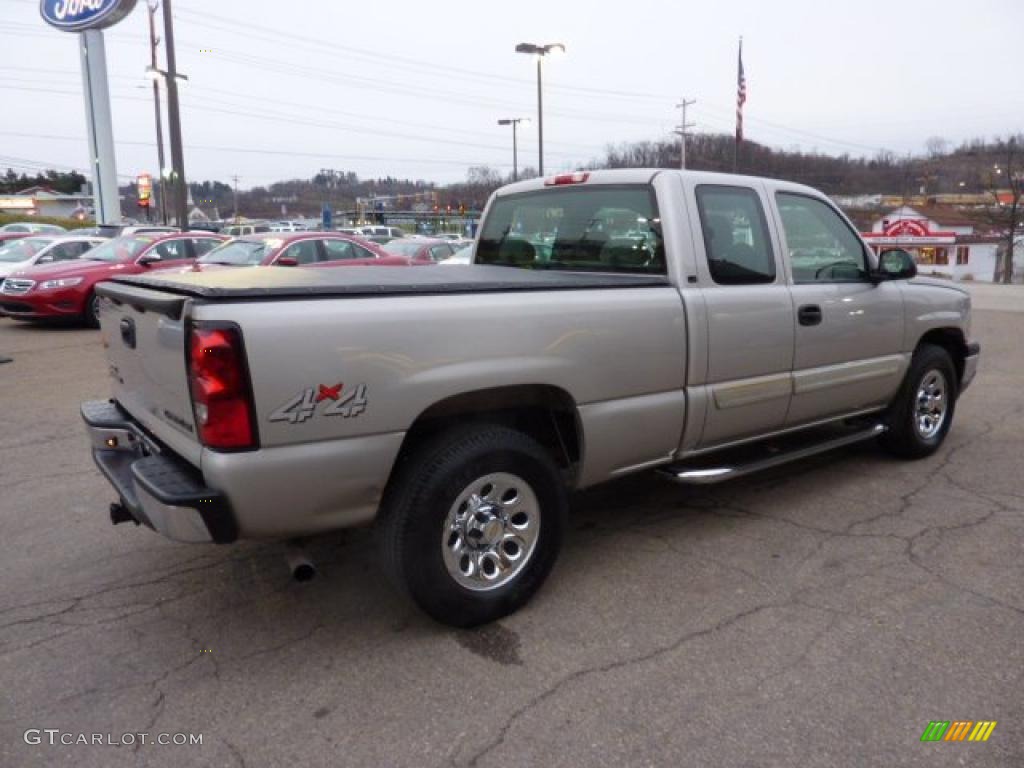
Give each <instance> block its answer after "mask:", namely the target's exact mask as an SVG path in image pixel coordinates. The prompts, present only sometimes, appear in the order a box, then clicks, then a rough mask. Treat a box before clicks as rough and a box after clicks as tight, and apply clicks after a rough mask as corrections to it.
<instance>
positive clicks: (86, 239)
mask: <svg viewBox="0 0 1024 768" xmlns="http://www.w3.org/2000/svg"><path fill="white" fill-rule="evenodd" d="M106 239H107V238H105V237H100V236H98V235H66V236H56V235H45V236H42V237H23V238H21V239H19V240H11V241H10V242H8V243H5V244H4V245H3V246H0V280H2V279H3V278H5V277H7V276H8V275H10V274H13V273H14V272H19V271H21V270H23V269H28V268H29V267H33V266H36V265H37V264H38V265H42V264H54V263H56V262H58V261H69V260H71V259H77V258H79V257H81V256H82V254H84V253H86V252H87V251H91V250H92V249H93V248H95V247H96V246H97V245H99V244H100V243H103V242H105V241H106Z"/></svg>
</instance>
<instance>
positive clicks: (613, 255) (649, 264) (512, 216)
mask: <svg viewBox="0 0 1024 768" xmlns="http://www.w3.org/2000/svg"><path fill="white" fill-rule="evenodd" d="M476 263H478V264H497V265H501V266H508V267H520V268H526V269H553V270H566V271H584V272H631V273H639V274H658V275H663V274H665V272H666V267H665V247H664V243H663V241H662V237H661V219H660V218H659V217H658V206H657V202H656V200H655V197H654V191H653V190H652V189H651V188H650V187H649V186H647V185H629V186H611V185H594V186H590V187H586V186H583V185H580V186H573V187H563V188H554V189H545V190H536V191H533V192H523V193H521V194H518V195H509V196H507V197H499V198H497V199H496V200H495V201H494V203H493V204H492V205H491V209H490V212H489V213H488V214H487V219H486V220H485V221H484V224H483V228H482V230H481V232H480V240H479V243H478V245H477V251H476Z"/></svg>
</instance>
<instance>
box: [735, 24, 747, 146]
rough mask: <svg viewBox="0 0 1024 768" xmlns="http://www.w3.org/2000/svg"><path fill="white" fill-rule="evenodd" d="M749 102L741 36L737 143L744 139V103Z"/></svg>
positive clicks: (737, 88)
mask: <svg viewBox="0 0 1024 768" xmlns="http://www.w3.org/2000/svg"><path fill="white" fill-rule="evenodd" d="M746 103H747V76H746V75H744V74H743V38H742V37H741V38H740V58H739V71H738V73H737V75H736V143H737V144H739V143H740V142H741V141H743V105H744V104H746Z"/></svg>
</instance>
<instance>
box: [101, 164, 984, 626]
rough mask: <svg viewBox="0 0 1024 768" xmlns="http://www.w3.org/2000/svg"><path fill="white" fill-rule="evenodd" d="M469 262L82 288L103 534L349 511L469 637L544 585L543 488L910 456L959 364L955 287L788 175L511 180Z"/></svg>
mask: <svg viewBox="0 0 1024 768" xmlns="http://www.w3.org/2000/svg"><path fill="white" fill-rule="evenodd" d="M473 261H474V263H473V264H471V265H465V266H450V267H447V266H438V267H421V268H409V269H401V270H397V269H394V268H378V267H360V268H358V269H335V270H330V269H322V270H301V269H294V268H292V269H288V268H277V267H270V268H261V269H245V270H223V271H220V272H202V273H199V272H197V273H191V274H178V273H174V274H166V275H165V276H157V275H153V276H134V277H125V278H119V279H116V280H114V281H112V282H108V283H104V284H102V285H101V286H100V288H99V289H98V291H97V293H99V294H100V295H101V296H102V303H101V317H100V322H101V332H102V336H103V344H104V347H105V348H106V353H107V358H108V362H109V367H110V376H111V381H112V387H113V398H112V399H111V400H109V401H102V402H90V403H86V404H84V405H83V406H82V415H83V417H84V419H85V422H86V424H87V426H88V431H89V435H90V436H91V441H92V451H93V456H94V457H95V460H96V463H97V465H98V466H99V468H100V470H101V471H102V472H103V474H104V475H105V476H106V477H107V479H108V480H109V481H110V482H111V483H112V484H113V486H114V488H115V490H116V492H117V495H118V501H117V502H116V503H114V504H112V505H111V519H112V520H113V522H115V523H117V522H126V521H134V522H136V523H141V524H144V525H147V526H149V527H151V528H154V529H155V530H157V531H159V532H160V533H162V534H164V535H165V536H168V537H170V538H172V539H177V540H180V541H190V542H199V541H214V542H220V543H224V542H231V541H234V540H236V539H238V538H243V537H244V538H280V539H284V540H287V541H291V542H295V541H297V540H300V539H301V537H303V536H307V535H310V534H314V533H317V532H321V531H329V530H333V529H338V528H344V527H348V526H357V525H363V524H367V523H371V522H375V524H376V527H377V534H378V536H377V538H378V541H379V545H380V552H381V560H382V562H383V564H384V566H385V569H386V571H387V572H388V574H389V575H390V576H391V577H392V578H393V580H394V581H395V582H396V583H397V584H398V585H399V586H400V587H401V588H402V589H403V590H405V591H406V592H407V593H408V594H409V595H410V596H411V598H412V599H413V600H414V601H415V602H416V603H417V604H418V605H419V606H420V607H421V608H422V609H423V610H425V611H426V612H427V613H429V614H430V615H431V616H433V617H434V618H436V619H437V620H439V621H442V622H446V623H450V624H453V625H460V626H469V625H474V624H479V623H482V622H486V621H490V620H493V619H495V618H498V617H500V616H502V615H504V614H507V613H509V612H511V611H513V610H515V609H516V608H517V607H519V606H521V605H522V604H523V603H524V602H525V601H527V600H528V599H529V597H530V596H531V595H532V593H533V592H534V591H535V590H536V589H537V588H538V587H539V586H540V584H541V583H542V582H543V581H544V579H545V577H546V576H547V574H548V572H549V571H550V570H551V567H552V565H553V564H554V562H555V558H556V555H557V553H558V550H559V548H560V545H561V543H562V537H563V535H564V533H565V528H566V524H565V518H566V509H567V494H568V492H569V491H571V490H573V489H577V488H584V487H587V486H591V485H594V484H595V483H600V482H603V481H606V480H610V479H612V478H616V477H621V476H623V475H627V474H630V473H633V472H640V471H645V470H653V469H656V470H657V471H658V472H659V473H660V474H661V475H663V476H665V477H667V478H669V479H671V480H673V481H676V482H679V483H712V482H718V481H722V480H727V479H729V478H733V477H736V476H739V475H742V474H745V473H748V472H752V471H755V470H760V469H764V468H766V467H770V466H774V465H776V464H780V463H782V462H784V461H792V460H798V459H800V458H803V457H806V456H808V455H810V454H813V453H818V452H821V451H825V450H829V449H833V448H837V447H839V446H843V445H847V444H850V443H854V442H857V441H861V440H868V439H875V438H877V439H878V441H879V442H880V443H881V444H882V445H883V446H884V447H885V448H887V449H888V450H890V451H892V452H894V453H896V454H898V455H900V456H904V457H907V458H918V457H923V456H927V455H929V454H930V453H932V452H933V451H935V450H936V449H937V448H938V447H939V445H940V444H941V443H942V441H943V439H944V438H945V436H946V434H947V432H948V431H949V429H950V425H951V423H952V420H953V412H954V408H955V406H956V401H957V398H958V397H959V395H960V394H961V393H962V392H963V390H964V389H965V388H966V387H967V385H968V384H969V383H970V382H971V379H972V378H973V376H974V373H975V370H976V368H977V363H978V353H979V348H978V345H977V344H976V343H974V342H972V341H971V337H970V299H969V297H968V295H967V294H966V293H965V292H964V291H961V290H959V289H957V288H956V287H955V286H954V285H951V284H949V283H944V282H938V281H934V280H927V279H922V278H918V277H916V276H915V274H916V270H915V266H914V262H913V260H912V259H911V258H910V257H909V255H908V254H906V253H905V252H902V251H886V252H883V253H881V254H876V253H873V252H872V250H871V248H870V247H869V246H867V245H866V244H865V243H864V242H863V241H862V240H861V238H860V237H859V236H858V234H857V232H856V230H855V229H854V228H853V226H851V224H850V223H849V221H848V220H847V219H846V218H845V217H844V216H843V214H842V213H840V212H839V211H838V210H837V209H836V208H835V206H834V205H833V204H832V203H831V202H830V201H829V200H828V199H827V198H826V197H825V196H824V195H822V194H821V193H819V192H816V191H815V190H813V189H809V188H807V187H803V186H798V185H796V184H789V183H786V182H781V181H774V180H769V179H760V178H751V177H743V176H728V175H719V174H710V173H697V172H679V171H664V170H621V171H598V172H592V173H574V174H566V175H562V176H556V177H553V178H549V179H546V180H541V179H538V180H531V181H525V182H521V183H518V184H513V185H511V186H507V187H504V188H503V189H501V190H499V191H498V192H497V193H496V194H495V195H494V196H493V197H492V198H491V200H490V202H489V204H488V206H487V209H486V211H485V213H484V217H483V220H482V223H481V229H480V234H479V236H478V238H477V241H476V244H475V250H474V258H473ZM294 551H298V552H299V553H300V554H301V550H293V552H294ZM296 562H299V565H296V571H297V572H298V573H303V574H308V573H310V571H309V568H308V566H306V565H304V564H301V561H296Z"/></svg>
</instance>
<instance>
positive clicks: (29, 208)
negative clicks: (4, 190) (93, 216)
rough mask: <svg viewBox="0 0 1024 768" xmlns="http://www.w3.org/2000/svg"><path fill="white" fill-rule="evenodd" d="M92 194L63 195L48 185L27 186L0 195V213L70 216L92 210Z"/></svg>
mask: <svg viewBox="0 0 1024 768" xmlns="http://www.w3.org/2000/svg"><path fill="white" fill-rule="evenodd" d="M92 203H93V196H92V195H65V194H62V193H60V192H54V191H53V190H52V189H50V188H48V187H38V186H37V187H29V188H28V189H23V190H21V191H20V192H17V193H15V194H13V195H0V213H9V214H13V215H15V216H26V217H28V216H56V217H58V218H65V219H68V218H71V217H72V216H75V215H76V214H79V213H88V212H90V211H91V210H92Z"/></svg>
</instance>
